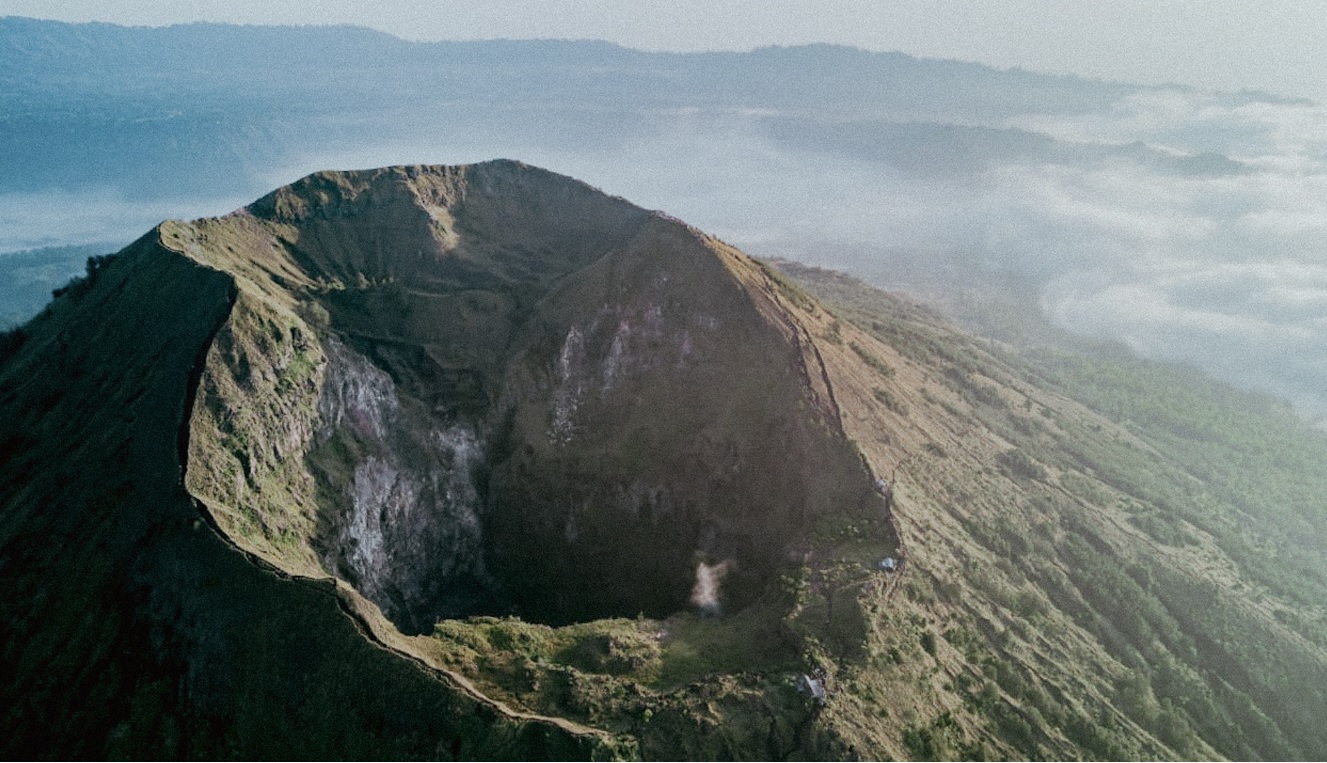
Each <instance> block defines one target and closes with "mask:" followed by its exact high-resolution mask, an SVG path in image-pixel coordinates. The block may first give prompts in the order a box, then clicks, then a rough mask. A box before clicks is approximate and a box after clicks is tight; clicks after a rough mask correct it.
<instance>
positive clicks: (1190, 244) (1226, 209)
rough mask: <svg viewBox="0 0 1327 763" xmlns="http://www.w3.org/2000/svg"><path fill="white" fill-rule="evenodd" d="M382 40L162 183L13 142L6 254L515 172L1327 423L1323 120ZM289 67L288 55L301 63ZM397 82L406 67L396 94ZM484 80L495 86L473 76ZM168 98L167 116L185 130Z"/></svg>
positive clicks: (99, 150) (1124, 91) (865, 57)
mask: <svg viewBox="0 0 1327 763" xmlns="http://www.w3.org/2000/svg"><path fill="white" fill-rule="evenodd" d="M201 33H203V32H202V31H200V30H192V31H190V34H195V35H196V34H201ZM106 34H112V32H106ZM134 34H137V35H146V36H153V38H152V40H151V41H150V42H151V43H152V49H153V50H156V51H158V53H157V54H156V55H159V56H167V55H168V53H169V51H170V50H172V49H171V48H170V45H171V44H178V45H180V46H182V47H181V49H182V50H183V49H185V48H189V47H190V45H192V43H190V45H186V44H185V43H186V42H188V40H184V41H176V42H175V43H172V42H171V40H172V39H173V38H172V37H171V34H172V33H171V32H170V30H158V31H155V32H152V31H141V30H139V31H135V32H134ZM181 34H182V33H181ZM230 34H233V35H237V36H242V33H240V32H233V31H232V32H230ZM291 34H292V35H296V36H297V34H296V33H294V32H292V33H291ZM298 34H304V33H303V32H300V33H298ZM319 34H322V35H324V37H325V36H326V35H330V34H332V33H331V32H320V33H319ZM117 39H118V38H117ZM145 39H146V38H145ZM264 40H266V38H264ZM375 40H376V38H374V39H373V40H367V41H365V40H360V39H359V38H347V40H346V41H344V44H345V45H346V46H349V48H348V49H353V48H354V46H363V45H381V46H382V49H381V50H376V49H375V50H376V52H375V53H373V56H375V58H374V60H375V61H377V62H378V64H377V65H379V66H380V67H388V68H381V69H379V70H378V74H377V75H376V76H377V79H376V80H374V82H375V87H374V88H368V89H366V88H364V87H361V85H362V84H363V83H362V82H360V80H362V79H363V77H359V79H356V80H353V81H354V82H360V84H358V85H354V87H351V88H350V89H348V90H347V91H346V93H342V94H338V93H337V92H335V91H329V90H328V88H331V87H333V85H334V83H335V82H337V79H336V77H334V76H333V75H332V73H331V72H329V71H324V70H321V69H320V70H317V71H316V72H315V73H313V74H308V75H304V74H300V73H299V72H296V71H293V70H288V73H289V79H290V84H289V85H288V87H289V88H290V89H291V92H292V93H299V94H302V95H301V98H302V99H303V100H301V101H300V103H301V104H305V105H303V106H301V107H300V108H303V109H305V110H304V111H299V110H291V109H292V108H293V107H289V106H285V105H282V106H272V105H271V104H272V103H274V102H277V101H274V100H273V95H272V94H273V93H274V92H277V91H278V90H279V88H278V87H277V85H275V84H268V85H267V86H265V87H266V89H265V90H263V94H262V96H261V98H259V97H258V96H255V98H256V99H257V100H254V101H253V102H243V105H242V107H233V106H227V109H229V111H228V112H226V113H227V114H228V115H229V116H227V117H226V119H222V120H221V121H219V122H213V121H207V120H203V119H201V118H194V117H192V116H191V115H190V113H188V112H186V113H185V114H184V115H183V116H181V117H178V118H176V117H171V118H170V119H166V120H165V121H163V122H162V123H161V124H162V125H163V126H160V127H159V128H157V127H154V128H153V129H154V130H158V131H159V132H161V133H162V134H172V133H170V132H169V131H170V130H171V129H174V128H171V127H170V125H173V124H176V123H178V124H179V125H180V126H181V130H183V132H181V133H180V135H182V136H183V137H181V138H180V139H179V142H178V145H176V144H172V145H175V148H173V149H172V150H171V151H169V152H165V153H161V154H158V152H157V148H156V144H155V143H152V142H151V141H148V142H143V141H138V139H137V138H135V139H134V141H131V140H129V138H123V139H121V138H117V139H116V140H117V141H118V142H115V143H113V144H112V143H107V144H106V145H105V146H101V144H99V143H98V142H97V141H98V140H99V137H98V136H99V135H100V134H101V133H100V132H98V129H99V128H98V124H100V122H97V121H96V120H92V121H89V122H88V125H90V126H88V127H86V131H87V133H86V137H85V138H83V139H80V141H79V142H78V143H77V145H78V147H79V148H78V151H79V152H80V153H79V154H78V161H77V162H74V160H73V159H70V158H69V157H68V156H66V155H65V154H60V153H58V152H54V151H53V149H50V148H49V146H48V143H49V141H48V140H47V138H46V137H45V135H46V133H45V132H43V131H41V130H38V129H37V127H31V126H25V124H26V123H24V122H23V121H22V120H17V121H15V122H13V123H12V124H11V126H10V127H8V128H6V129H10V130H11V131H14V135H15V136H16V137H15V138H14V140H15V145H17V146H19V147H20V148H22V147H25V146H26V147H27V148H24V150H23V152H22V155H21V157H20V159H18V160H14V161H16V162H17V164H15V165H14V167H15V168H16V171H15V172H11V173H7V174H5V176H4V177H3V178H0V251H13V250H18V249H31V248H34V247H39V246H57V245H67V244H83V243H89V242H117V243H119V244H123V243H127V242H128V241H130V240H132V239H133V238H135V237H137V236H138V235H141V234H142V233H143V232H145V231H146V230H148V229H149V228H150V227H151V226H152V225H153V224H155V223H156V222H159V221H160V220H162V219H165V218H169V217H186V218H188V217H197V216H204V215H216V214H222V213H224V212H226V211H229V210H231V209H235V208H237V207H240V206H242V205H243V204H245V203H247V202H249V201H251V200H253V199H254V198H257V197H258V196H260V195H262V194H264V193H266V192H267V191H269V190H270V189H271V188H273V187H276V186H278V185H281V184H284V183H288V182H291V181H293V180H295V179H297V178H299V177H301V176H302V175H304V174H307V173H309V172H313V171H317V170H322V169H351V168H367V167H376V166H383V165H389V164H416V163H418V164H425V163H448V164H451V163H464V162H473V161H482V160H486V159H492V158H509V159H518V160H521V161H525V162H527V163H530V164H535V165H539V166H542V167H546V168H548V169H551V170H553V171H556V172H560V173H564V174H567V175H571V176H574V177H576V178H579V179H581V180H584V181H586V182H588V183H590V184H592V185H594V186H597V187H599V188H601V189H603V190H605V191H607V192H609V193H612V194H616V195H620V196H623V197H625V198H627V199H628V200H630V201H632V202H634V203H636V204H639V205H641V206H644V207H647V208H652V209H659V210H663V211H666V212H668V213H669V214H672V215H674V216H677V217H679V218H682V219H684V220H686V221H687V222H689V223H691V224H693V225H695V226H697V227H699V228H701V229H703V230H705V231H707V232H710V233H712V234H714V235H717V236H719V237H720V238H722V239H724V240H726V241H728V242H730V243H732V244H734V245H736V246H739V247H741V248H743V249H744V250H746V251H748V252H749V253H751V254H753V255H756V256H777V257H786V258H790V259H795V260H800V261H803V262H806V263H809V264H813V265H820V266H825V267H831V268H837V269H841V270H845V271H848V272H850V273H852V274H855V275H857V276H859V277H862V278H863V279H865V280H867V281H869V282H871V283H873V284H876V285H878V286H881V287H884V288H890V289H899V290H905V291H911V292H914V293H917V294H919V295H921V296H922V297H924V298H931V299H935V300H937V303H938V304H944V303H945V301H946V299H948V300H949V301H950V302H951V303H952V302H953V301H954V300H955V298H956V297H955V294H954V293H953V292H954V291H955V290H956V289H959V288H982V289H985V290H986V291H987V292H990V291H991V290H992V288H995V287H993V285H996V284H1014V285H1016V286H1017V288H1018V291H1017V292H1016V293H1014V292H1013V291H1011V293H1010V294H1009V295H1007V296H1008V300H1009V302H1010V304H1011V305H1015V304H1016V305H1017V306H1018V307H1019V309H1025V310H1028V311H1030V312H1035V313H1038V314H1039V316H1040V317H1041V318H1042V319H1044V320H1046V321H1049V322H1050V323H1051V324H1053V325H1054V326H1056V327H1058V328H1059V329H1061V330H1064V331H1067V332H1070V333H1072V334H1075V335H1079V336H1082V337H1087V338H1090V339H1094V340H1105V341H1112V342H1117V343H1120V344H1123V345H1125V346H1127V347H1128V348H1130V349H1131V350H1133V351H1134V352H1135V353H1137V354H1139V355H1142V356H1144V357H1148V358H1153V359H1158V360H1164V361H1174V362H1182V363H1188V364H1192V365H1194V366H1196V367H1198V368H1200V369H1203V370H1205V371H1207V372H1209V373H1211V374H1214V375H1216V376H1217V377H1219V378H1221V379H1224V380H1227V381H1230V382H1233V383H1235V384H1237V385H1239V386H1243V387H1246V388H1250V389H1254V390H1260V391H1264V392H1267V393H1271V394H1274V395H1277V396H1280V397H1283V398H1285V399H1287V400H1289V401H1291V402H1292V403H1293V404H1294V405H1295V406H1296V407H1297V409H1298V410H1300V411H1301V412H1302V413H1303V414H1304V415H1305V416H1306V417H1308V418H1311V419H1322V418H1323V417H1325V416H1327V353H1325V352H1324V351H1323V350H1324V349H1327V207H1324V204H1323V201H1322V200H1323V199H1327V110H1324V109H1323V108H1322V107H1319V106H1317V105H1315V104H1313V103H1311V102H1308V101H1302V100H1292V99H1285V98H1278V97H1275V96H1270V95H1266V94H1258V93H1237V94H1222V93H1212V92H1204V91H1199V90H1193V89H1186V88H1179V87H1140V86H1131V85H1126V84H1121V83H1102V82H1090V81H1083V80H1073V79H1071V78H1050V77H1042V76H1040V75H1033V74H1029V73H1026V72H1000V71H996V70H991V69H986V68H983V67H979V66H975V65H970V64H955V63H952V62H924V61H917V60H915V59H908V58H907V57H903V56H899V55H897V54H867V53H864V52H861V51H851V50H848V49H842V48H828V47H823V46H822V47H812V48H799V49H769V50H764V51H756V52H753V53H750V54H713V55H701V56H692V57H686V56H669V55H653V54H642V53H636V52H633V51H624V50H623V49H620V48H611V47H608V46H602V45H596V44H593V43H585V44H583V45H582V44H573V43H559V44H551V43H530V44H524V43H493V44H491V45H489V44H479V43H475V44H470V45H469V46H468V47H467V46H465V45H453V46H446V45H442V46H432V47H430V46H416V47H409V48H404V47H401V46H399V45H397V43H395V42H391V41H390V39H389V38H388V39H387V40H386V41H383V40H376V41H375ZM240 42H242V41H236V42H235V44H240ZM260 42H261V45H260V44H259V43H260ZM273 42H274V41H270V40H269V41H262V40H260V41H258V42H253V43H252V45H253V46H254V47H253V49H252V52H251V55H252V56H254V57H255V58H260V57H261V56H265V55H276V53H266V52H264V51H266V50H267V48H264V47H262V45H269V43H273ZM296 42H298V41H297V40H296V41H294V42H292V41H289V40H286V41H282V44H281V45H280V46H279V47H278V48H274V50H279V51H280V55H281V56H285V57H287V58H292V59H295V60H298V59H299V58H300V56H301V55H302V54H301V53H300V49H299V47H298V45H297V44H296ZM324 42H325V40H323V38H322V37H319V38H317V39H316V40H312V41H311V42H309V43H308V44H309V45H315V43H316V45H323V44H324ZM246 44H248V43H246ZM486 45H488V47H485V46H486ZM489 47H491V48H492V50H489ZM115 50H118V49H117V48H111V47H108V48H107V51H108V52H106V53H105V55H108V56H110V55H115V52H114V51H115ZM162 51H166V52H162ZM88 55H92V54H91V53H89V54H88ZM172 55H173V54H172ZM310 55H312V54H310ZM412 56H413V58H411V57H412ZM476 57H478V58H476ZM398 59H400V60H405V61H407V62H413V63H410V66H406V65H405V64H401V68H400V69H399V70H397V69H390V67H389V64H390V62H392V61H396V60H398ZM490 59H491V60H492V61H494V62H501V65H497V64H493V65H485V66H476V65H475V63H474V62H475V61H477V60H478V61H481V62H483V61H490ZM283 60H285V59H283ZM420 61H424V62H425V63H427V66H425V65H424V63H420ZM20 63H21V62H20ZM391 65H394V64H391ZM411 66H415V67H416V68H410V67H411ZM241 69H242V67H241ZM241 69H236V70H235V71H234V72H233V73H231V74H228V73H226V72H230V70H222V69H217V70H216V71H217V72H221V73H215V74H208V75H207V76H208V77H211V79H206V80H200V81H198V82H194V81H192V80H190V81H188V82H186V83H185V85H180V86H179V87H181V88H183V91H187V92H188V93H193V92H194V91H195V90H202V91H206V92H208V93H213V92H215V93H220V94H221V95H215V96H209V97H211V98H212V100H213V101H215V102H222V103H232V102H237V103H238V102H239V101H236V99H239V98H241V97H242V95H241V94H242V93H243V92H245V91H244V90H243V88H244V87H245V85H244V83H246V82H249V81H251V76H250V75H249V74H246V73H245V71H242V70H241ZM34 71H37V70H35V69H34ZM71 71H72V70H71ZM77 71H78V72H79V74H78V76H80V77H84V78H91V79H90V80H89V82H91V84H83V85H79V87H84V88H88V89H90V91H96V92H101V91H100V90H97V88H103V87H112V86H113V85H114V83H112V85H103V84H98V83H99V80H97V79H96V77H97V76H100V73H99V72H91V73H88V72H87V71H86V70H84V69H79V70H77ZM125 71H130V70H129V69H126V70H125ZM383 72H388V73H386V74H384V73H383ZM421 72H422V73H423V74H421ZM232 74H233V76H234V78H235V79H234V81H231V80H230V79H227V77H230V76H232ZM444 75H445V76H444ZM34 76H37V75H35V74H34ZM66 76H72V75H66ZM125 76H127V75H125ZM179 76H181V77H186V76H187V75H185V74H181V75H179ZM356 76H358V75H356ZM302 77H303V78H304V79H302ZM305 79H307V82H306V81H305ZM62 81H63V80H62ZM75 81H76V82H81V80H75ZM329 83H332V84H329ZM437 83H441V84H437ZM186 85H187V87H186ZM114 86H115V87H118V85H114ZM282 86H283V87H285V86H286V85H282ZM162 87H166V86H165V85H163V86H162ZM189 88H193V89H194V90H189ZM169 95H170V93H169V92H166V91H164V90H163V95H161V96H160V97H161V98H162V99H164V100H169V101H170V108H177V107H178V105H179V104H181V103H187V102H188V101H187V99H185V98H183V97H180V98H174V99H171V98H168V97H167V96H169ZM222 96H224V98H223V97H222ZM69 97H73V96H69ZM154 97H156V96H154ZM191 97H193V96H191ZM204 100H205V99H204ZM288 100H290V99H287V100H282V101H279V102H280V103H282V104H285V103H287V101H288ZM114 104H115V105H113V106H109V107H106V108H109V109H112V111H113V112H114V114H119V111H115V110H122V111H126V113H139V112H142V113H149V114H156V113H159V111H160V109H163V108H165V107H163V106H160V105H159V104H157V102H156V101H152V102H144V103H135V102H129V101H126V102H125V103H120V102H118V101H116V102H114ZM126 104H127V105H126ZM209 108H211V107H209ZM53 113H54V112H53ZM61 113H63V112H61ZM161 113H165V112H161ZM170 113H172V114H173V113H174V112H170ZM207 113H209V114H212V113H214V112H210V111H209V112H207ZM52 118H54V117H52ZM61 118H63V117H61ZM70 119H81V117H70ZM107 119H109V117H108V118H107ZM227 120H229V121H227ZM103 121H105V120H103ZM119 121H121V122H122V121H124V120H123V119H120V120H119ZM116 123H117V124H118V123H119V122H116ZM34 124H36V123H35V122H34ZM80 124H81V123H75V124H74V126H72V127H70V128H69V129H70V130H73V131H75V132H77V130H80V129H84V128H83V127H80V126H79V125H80ZM200 124H204V125H206V129H203V128H200V127H198V125H200ZM185 128H187V129H185ZM80 134H81V133H80ZM133 134H134V135H137V134H138V133H133ZM152 134H153V135H156V134H157V133H152ZM121 137H123V136H121ZM131 137H132V136H131ZM135 141H138V142H135ZM191 141H192V142H191ZM199 147H206V148H207V150H206V151H203V150H202V149H201V148H199ZM43 152H44V153H43ZM130 154H132V155H130ZM15 156H18V154H15ZM163 157H164V158H163ZM190 157H194V158H193V159H191V158H190ZM255 157H257V158H261V159H262V161H258V160H257V159H256V158H255ZM93 159H95V160H96V161H93ZM7 161H8V160H7ZM117 162H118V164H117ZM48 165H49V166H50V167H52V168H55V169H53V170H52V171H51V172H49V173H43V172H42V171H40V170H41V168H42V167H46V166H48ZM121 166H123V167H126V168H130V169H132V172H130V171H129V170H127V169H126V170H125V171H124V172H120V171H119V170H117V167H121ZM18 169H22V171H21V172H19V171H17V170H18ZM55 170H59V171H58V172H57V171H55ZM44 178H46V179H47V180H44ZM209 189H215V192H211V193H209ZM946 290H948V291H949V292H950V293H946ZM1025 293H1026V294H1031V295H1033V297H1032V299H1030V300H1027V299H1025ZM987 296H988V297H992V298H995V299H999V298H1001V296H1002V295H1000V294H998V293H997V294H994V295H991V294H989V293H988V295H987ZM960 298H961V295H960Z"/></svg>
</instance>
